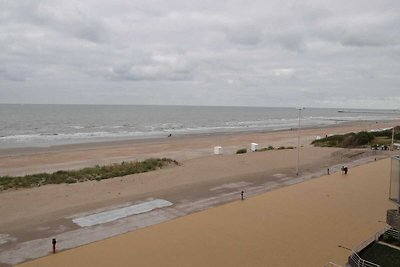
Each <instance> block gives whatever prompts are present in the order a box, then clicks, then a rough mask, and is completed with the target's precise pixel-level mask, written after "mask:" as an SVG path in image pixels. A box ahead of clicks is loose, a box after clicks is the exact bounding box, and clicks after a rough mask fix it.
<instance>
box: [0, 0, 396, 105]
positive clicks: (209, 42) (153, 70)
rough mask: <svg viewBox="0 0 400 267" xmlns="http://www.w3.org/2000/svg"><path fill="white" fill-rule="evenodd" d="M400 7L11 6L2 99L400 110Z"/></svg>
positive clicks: (3, 16) (8, 1)
mask: <svg viewBox="0 0 400 267" xmlns="http://www.w3.org/2000/svg"><path fill="white" fill-rule="evenodd" d="M399 85H400V1H399V0H393V1H390V0H386V1H385V0H375V1H374V0H370V1H365V0H360V1H358V0H350V1H349V0H343V1H342V0H334V1H319V0H315V1H303V0H293V1H283V0H277V1H273V0H261V1H257V0H251V1H244V0H243V1H240V0H235V1H223V0H220V1H216V0H212V1H209V0H201V1H199V0H167V1H165V0H164V1H157V0H145V1H143V0H141V1H135V0H126V1H125V0H113V1H110V0H107V1H101V0H85V1H82V0H79V1H75V0H69V1H59V0H48V1H41V0H0V102H1V103H87V104H163V105H217V106H222V105H232V106H237V105H239V106H288V107H296V106H306V107H346V108H351V107H353V108H390V109H399V108H400V88H399Z"/></svg>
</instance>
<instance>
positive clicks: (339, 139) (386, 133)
mask: <svg viewBox="0 0 400 267" xmlns="http://www.w3.org/2000/svg"><path fill="white" fill-rule="evenodd" d="M391 138H392V130H383V131H377V132H366V131H362V132H358V133H347V134H337V135H332V136H327V137H325V138H321V139H318V140H314V141H313V142H312V143H311V144H313V145H315V146H321V147H342V148H359V147H367V146H370V145H376V144H381V145H382V144H389V143H391ZM394 139H395V140H396V141H398V140H400V126H396V127H395V135H394Z"/></svg>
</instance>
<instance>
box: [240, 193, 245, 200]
mask: <svg viewBox="0 0 400 267" xmlns="http://www.w3.org/2000/svg"><path fill="white" fill-rule="evenodd" d="M240 195H241V196H242V200H244V191H242V192H240Z"/></svg>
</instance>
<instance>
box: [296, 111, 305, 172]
mask: <svg viewBox="0 0 400 267" xmlns="http://www.w3.org/2000/svg"><path fill="white" fill-rule="evenodd" d="M303 109H305V108H304V107H303V108H298V109H297V110H298V111H299V127H298V128H297V165H296V176H299V165H300V121H301V120H300V119H301V111H302V110H303Z"/></svg>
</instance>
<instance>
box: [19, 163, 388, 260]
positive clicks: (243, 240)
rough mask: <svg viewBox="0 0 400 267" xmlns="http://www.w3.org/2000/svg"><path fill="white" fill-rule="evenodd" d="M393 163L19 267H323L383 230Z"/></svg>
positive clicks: (277, 192) (365, 167)
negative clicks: (348, 249) (390, 171)
mask: <svg viewBox="0 0 400 267" xmlns="http://www.w3.org/2000/svg"><path fill="white" fill-rule="evenodd" d="M389 170H390V161H389V160H388V159H385V160H381V161H378V162H374V163H370V164H368V165H363V166H359V167H355V168H352V169H351V170H350V172H349V174H348V175H341V173H339V172H337V173H335V174H333V175H329V176H323V177H321V178H318V179H313V180H309V181H306V182H304V183H301V184H296V185H293V186H288V187H285V188H281V189H278V190H275V191H272V192H269V193H266V194H263V195H259V196H256V197H252V198H248V199H246V200H245V201H240V200H239V201H236V202H233V203H230V204H226V205H223V206H219V207H216V208H212V209H209V210H207V211H203V212H199V213H195V214H192V215H189V216H185V217H181V218H179V219H176V220H173V221H169V222H166V223H162V224H158V225H155V226H152V227H148V228H144V229H140V230H137V231H134V232H131V233H127V234H124V235H121V236H118V237H114V238H110V239H108V240H104V241H100V242H96V243H92V244H90V245H87V246H83V247H80V248H76V249H71V250H68V251H65V252H62V253H59V254H56V255H52V256H49V257H45V258H41V259H38V260H34V261H32V262H28V263H26V264H22V265H21V266H25V267H27V266H323V265H324V264H325V263H327V262H329V261H333V262H336V263H338V264H344V263H345V262H346V260H347V257H348V256H349V251H347V250H346V249H343V248H340V247H338V245H342V246H345V247H348V248H355V247H356V246H357V245H358V244H360V243H361V242H362V241H363V240H365V239H367V238H368V237H370V236H371V235H374V233H375V232H376V231H378V230H380V229H382V228H383V226H384V224H382V223H381V222H380V221H384V220H385V213H386V209H387V208H389V207H390V204H389V202H388V200H387V199H388V192H387V191H388V182H389Z"/></svg>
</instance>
